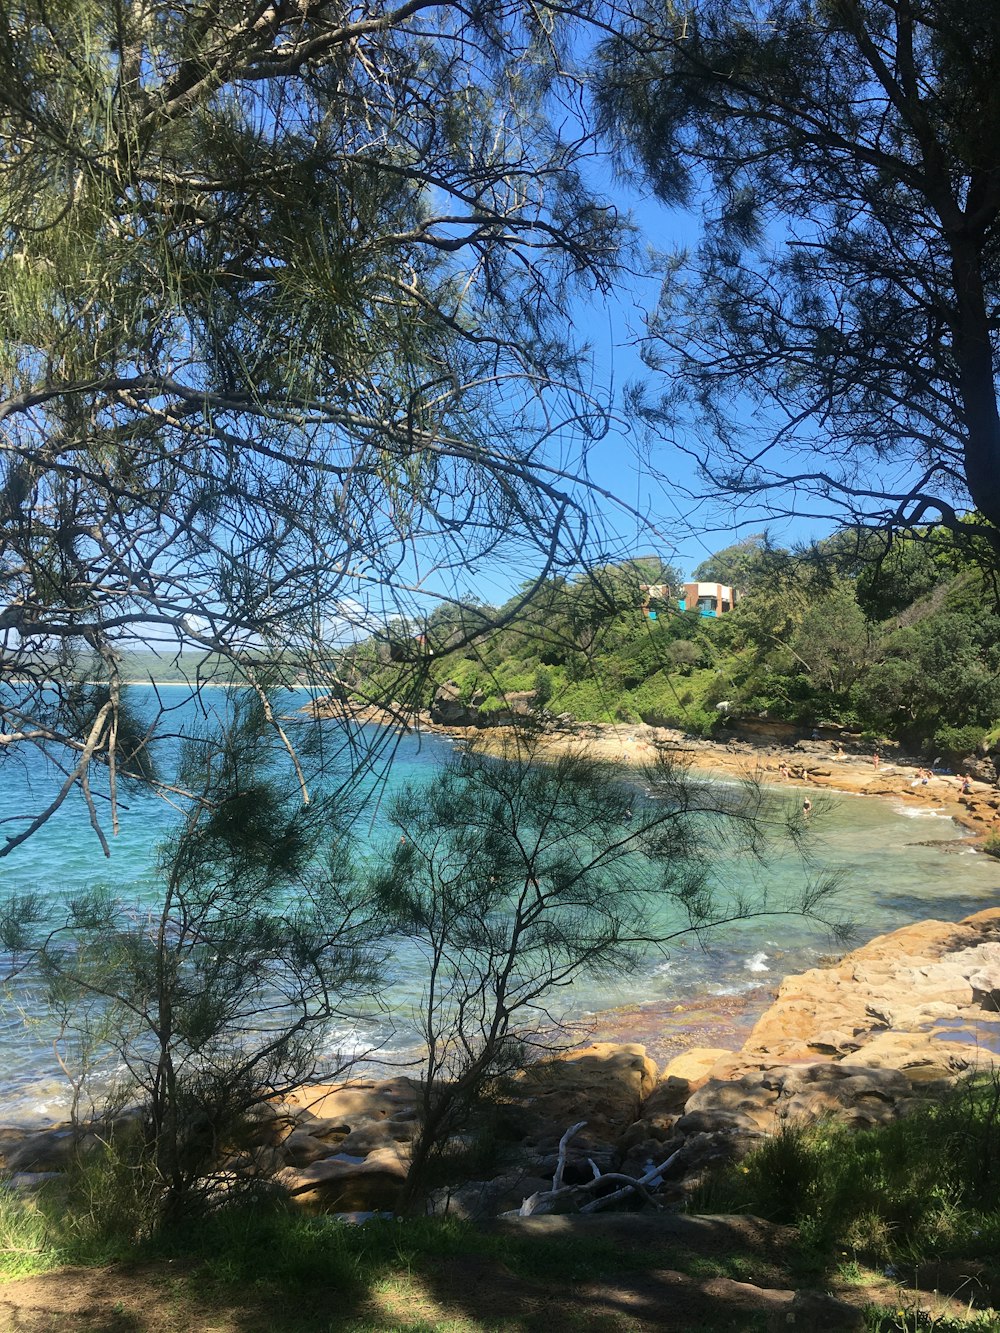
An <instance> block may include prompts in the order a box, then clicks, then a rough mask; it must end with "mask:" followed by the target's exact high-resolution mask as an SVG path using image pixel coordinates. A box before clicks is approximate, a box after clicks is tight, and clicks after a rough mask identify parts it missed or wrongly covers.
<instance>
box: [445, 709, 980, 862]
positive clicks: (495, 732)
mask: <svg viewBox="0 0 1000 1333" xmlns="http://www.w3.org/2000/svg"><path fill="white" fill-rule="evenodd" d="M427 729H428V730H432V731H437V732H440V733H443V734H446V735H449V736H452V737H453V738H455V739H458V740H462V741H464V742H465V743H466V744H468V745H471V746H474V747H475V748H476V749H480V750H484V751H487V752H488V753H502V752H503V750H504V749H505V748H506V747H507V746H508V745H509V744H510V738H511V732H510V729H509V728H494V729H481V728H476V727H438V726H433V725H432V726H429V727H428V728H427ZM533 743H534V744H535V745H536V746H537V753H538V756H539V758H542V759H544V758H546V757H553V758H554V757H555V756H556V755H559V754H566V753H579V754H584V753H586V754H590V755H593V756H595V757H596V758H599V759H605V760H610V761H611V762H614V763H620V764H623V765H630V766H642V765H643V764H648V763H650V762H652V761H654V760H655V759H656V758H657V756H658V755H666V756H667V757H669V758H671V759H673V760H674V761H676V762H677V763H679V764H681V765H683V766H685V767H688V768H690V769H692V770H694V771H696V772H698V773H701V774H704V775H705V776H717V777H720V778H726V779H729V780H732V779H741V778H753V779H755V780H756V781H758V782H762V783H765V784H767V785H768V786H787V787H789V788H790V789H792V790H794V789H796V788H800V789H802V790H803V792H804V793H806V794H808V793H809V792H810V791H820V790H828V791H842V792H850V793H852V794H854V795H860V796H872V797H877V798H878V797H881V798H883V799H891V800H893V801H896V802H899V801H902V802H903V803H904V804H907V805H915V806H925V807H930V808H932V809H934V810H935V811H939V812H941V813H942V814H946V815H948V816H950V817H951V818H952V819H954V820H955V822H956V823H958V824H959V825H961V826H962V827H963V828H965V829H967V830H968V832H969V835H970V837H975V838H977V839H981V838H983V837H985V836H986V834H987V833H988V832H989V831H990V828H991V826H992V825H994V824H995V823H996V824H997V825H998V827H1000V816H998V809H1000V791H998V789H997V788H996V787H995V786H993V785H991V784H989V783H986V782H979V781H975V780H970V781H969V788H970V790H969V792H968V794H963V792H962V780H961V779H960V778H959V777H957V776H955V775H952V774H945V773H941V772H936V773H929V775H928V770H927V769H926V767H925V766H924V765H923V762H922V761H920V760H915V759H910V758H904V757H902V756H900V757H897V756H896V755H894V753H893V751H892V749H889V748H887V749H886V750H885V751H882V752H881V753H880V760H879V763H878V766H877V767H876V765H875V764H874V762H873V759H872V756H871V754H870V753H869V754H863V753H856V752H855V753H851V752H844V751H842V750H841V749H840V746H839V744H838V743H837V742H835V741H827V740H815V741H812V740H809V741H800V742H798V743H796V744H794V745H781V744H778V743H776V742H773V741H749V740H743V739H733V740H726V741H715V740H711V741H709V740H701V739H698V738H692V737H689V736H685V735H684V734H683V733H682V732H679V731H675V730H672V729H671V728H667V727H650V726H646V725H638V726H626V725H621V726H614V725H611V724H600V723H589V724H587V723H581V724H579V725H578V726H577V727H574V728H573V729H572V730H569V729H565V730H552V731H547V732H542V733H540V734H538V735H537V736H536V734H535V733H533Z"/></svg>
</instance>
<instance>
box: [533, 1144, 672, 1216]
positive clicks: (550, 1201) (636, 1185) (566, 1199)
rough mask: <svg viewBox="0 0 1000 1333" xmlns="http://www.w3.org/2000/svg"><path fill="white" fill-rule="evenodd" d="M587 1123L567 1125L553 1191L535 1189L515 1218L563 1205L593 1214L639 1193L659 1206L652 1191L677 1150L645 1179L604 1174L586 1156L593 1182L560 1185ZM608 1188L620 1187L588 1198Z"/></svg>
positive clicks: (553, 1182) (648, 1201)
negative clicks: (572, 1148)
mask: <svg viewBox="0 0 1000 1333" xmlns="http://www.w3.org/2000/svg"><path fill="white" fill-rule="evenodd" d="M586 1124H587V1122H586V1120H581V1121H579V1122H578V1123H577V1124H575V1125H570V1127H569V1129H567V1131H566V1133H565V1134H564V1135H563V1136H562V1138H561V1139H560V1140H559V1156H558V1157H557V1159H556V1169H555V1172H554V1174H553V1176H552V1188H551V1189H548V1190H536V1191H535V1193H534V1194H530V1195H529V1196H528V1197H527V1198H526V1199H525V1200H524V1202H523V1203H522V1204H521V1207H520V1208H519V1209H518V1212H517V1214H516V1215H517V1216H518V1217H532V1216H534V1215H535V1214H541V1213H551V1212H554V1211H555V1210H556V1209H557V1208H559V1207H560V1206H561V1205H563V1204H572V1205H576V1209H577V1211H579V1212H581V1213H596V1212H599V1211H600V1210H601V1209H602V1208H609V1207H610V1206H611V1205H612V1204H615V1203H618V1202H620V1201H621V1200H622V1199H626V1198H628V1196H629V1195H630V1194H638V1195H639V1197H640V1198H641V1199H642V1200H643V1201H644V1202H645V1203H648V1204H649V1205H650V1207H652V1208H659V1207H660V1204H658V1203H657V1201H656V1200H655V1199H654V1198H653V1195H652V1193H651V1191H652V1190H653V1189H654V1188H655V1187H656V1186H657V1185H658V1184H659V1183H660V1181H661V1179H662V1177H663V1173H664V1172H665V1171H666V1170H667V1169H668V1167H670V1166H672V1165H673V1163H674V1162H675V1161H676V1160H677V1158H678V1157H679V1156H680V1153H681V1149H680V1148H678V1149H677V1151H676V1152H673V1153H671V1154H670V1156H669V1157H668V1158H667V1159H666V1160H665V1161H663V1162H661V1163H660V1165H659V1166H654V1167H653V1168H652V1170H650V1171H647V1172H646V1174H645V1175H644V1176H640V1177H635V1176H627V1175H625V1174H624V1173H623V1172H621V1171H605V1172H604V1173H603V1174H602V1173H601V1171H600V1169H599V1168H598V1166H597V1164H596V1162H594V1161H593V1160H592V1159H591V1158H589V1157H588V1158H587V1161H588V1162H589V1163H590V1169H591V1170H592V1171H593V1173H594V1178H593V1180H588V1181H586V1182H585V1183H584V1184H583V1185H564V1184H563V1176H564V1175H565V1172H566V1154H567V1152H568V1151H569V1145H570V1143H571V1142H572V1141H573V1139H574V1138H575V1137H576V1135H577V1134H579V1132H580V1130H581V1129H583V1128H584V1127H585V1126H586ZM608 1185H618V1186H619V1188H618V1189H616V1190H612V1192H611V1193H610V1194H601V1195H598V1197H597V1198H587V1196H588V1195H590V1194H593V1192H594V1190H595V1189H597V1188H598V1187H600V1188H601V1189H604V1188H605V1187H606V1186H608Z"/></svg>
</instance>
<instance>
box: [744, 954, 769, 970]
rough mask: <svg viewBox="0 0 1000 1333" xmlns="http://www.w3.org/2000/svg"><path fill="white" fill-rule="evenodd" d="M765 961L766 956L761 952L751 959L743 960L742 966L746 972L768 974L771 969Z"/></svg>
mask: <svg viewBox="0 0 1000 1333" xmlns="http://www.w3.org/2000/svg"><path fill="white" fill-rule="evenodd" d="M766 960H767V954H766V953H764V951H763V950H761V951H760V952H759V953H755V954H754V955H753V956H752V957H750V958H747V959H744V962H743V966H744V967H745V968H746V970H747V971H748V972H770V970H771V969H770V968H769V967H768V965H767V961H766Z"/></svg>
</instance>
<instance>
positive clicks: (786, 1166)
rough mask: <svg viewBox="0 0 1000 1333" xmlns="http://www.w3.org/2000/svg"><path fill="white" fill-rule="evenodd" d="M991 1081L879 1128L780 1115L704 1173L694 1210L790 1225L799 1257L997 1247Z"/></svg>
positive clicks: (998, 1169)
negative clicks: (742, 1151) (759, 1139)
mask: <svg viewBox="0 0 1000 1333" xmlns="http://www.w3.org/2000/svg"><path fill="white" fill-rule="evenodd" d="M998 1200H1000V1082H998V1081H997V1079H995V1078H981V1079H978V1080H975V1081H973V1082H970V1083H967V1084H965V1085H963V1086H961V1087H960V1088H958V1089H957V1090H956V1091H955V1092H954V1093H953V1094H952V1095H950V1096H949V1097H947V1098H945V1099H944V1100H942V1101H941V1102H939V1103H937V1104H935V1105H932V1106H928V1107H927V1108H926V1109H925V1110H922V1111H919V1112H917V1113H915V1114H912V1115H910V1116H907V1117H904V1118H903V1119H900V1120H896V1121H893V1122H891V1123H889V1124H887V1125H883V1126H879V1127H877V1128H873V1129H868V1130H862V1131H851V1130H849V1129H848V1128H846V1127H844V1126H843V1125H837V1124H833V1123H827V1124H824V1123H820V1124H813V1125H787V1126H785V1127H784V1128H783V1129H782V1130H781V1132H780V1133H779V1134H777V1135H775V1136H774V1137H773V1138H770V1139H768V1140H766V1141H765V1142H764V1143H763V1144H762V1145H761V1146H760V1147H759V1148H757V1149H756V1150H755V1151H754V1152H752V1153H751V1154H750V1155H749V1156H747V1157H746V1158H745V1159H744V1160H743V1161H742V1162H741V1163H739V1164H738V1165H735V1166H730V1167H728V1168H726V1169H725V1170H723V1171H722V1172H720V1173H718V1174H716V1175H715V1176H714V1177H712V1178H711V1179H710V1180H709V1181H708V1182H707V1183H706V1185H705V1187H704V1188H703V1190H702V1192H701V1193H700V1194H699V1195H698V1196H697V1197H696V1198H695V1199H694V1200H693V1204H692V1206H693V1208H694V1209H695V1211H728V1210H732V1211H743V1212H749V1213H755V1214H758V1215H759V1216H761V1217H765V1218H768V1219H770V1220H771V1221H774V1222H783V1223H792V1224H794V1225H796V1226H797V1227H798V1228H799V1232H800V1236H801V1239H802V1245H803V1254H804V1257H805V1258H806V1259H808V1257H809V1252H810V1251H811V1252H812V1255H813V1257H814V1258H818V1257H819V1256H822V1255H825V1254H826V1253H828V1252H830V1251H834V1250H835V1251H837V1252H847V1253H850V1254H851V1255H853V1256H854V1258H855V1259H865V1260H868V1261H871V1262H874V1263H878V1264H883V1263H890V1262H903V1263H906V1264H911V1265H914V1264H920V1263H925V1262H928V1261H931V1260H934V1261H939V1260H941V1259H944V1258H948V1257H950V1256H958V1255H961V1256H964V1257H971V1256H987V1257H992V1256H993V1255H995V1254H996V1253H997V1250H998V1248H1000V1210H998Z"/></svg>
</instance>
